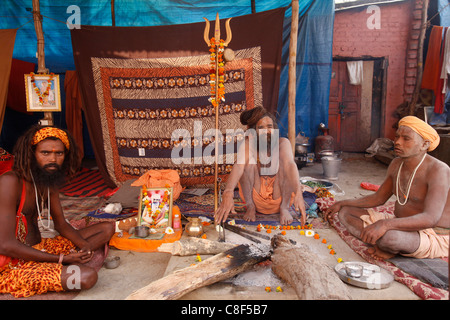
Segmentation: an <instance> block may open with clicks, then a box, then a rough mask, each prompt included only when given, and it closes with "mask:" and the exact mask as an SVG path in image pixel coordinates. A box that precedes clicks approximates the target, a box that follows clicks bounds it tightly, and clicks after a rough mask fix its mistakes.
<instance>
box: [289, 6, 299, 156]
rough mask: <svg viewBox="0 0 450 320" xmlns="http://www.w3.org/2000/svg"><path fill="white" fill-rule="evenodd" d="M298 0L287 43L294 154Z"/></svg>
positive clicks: (290, 129)
mask: <svg viewBox="0 0 450 320" xmlns="http://www.w3.org/2000/svg"><path fill="white" fill-rule="evenodd" d="M298 12H299V6H298V0H292V20H291V38H290V43H289V79H288V83H289V85H288V138H289V141H290V142H291V146H292V153H293V154H295V113H296V112H295V111H296V110H295V94H296V82H297V81H296V70H297V34H298Z"/></svg>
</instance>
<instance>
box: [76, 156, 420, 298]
mask: <svg viewBox="0 0 450 320" xmlns="http://www.w3.org/2000/svg"><path fill="white" fill-rule="evenodd" d="M343 159H344V160H343V161H342V166H341V171H340V172H339V177H338V180H336V181H334V183H335V184H336V185H337V186H338V187H339V188H340V189H342V191H343V192H341V194H340V195H339V194H338V195H336V199H338V200H339V199H344V198H355V197H360V196H363V195H366V194H369V193H372V191H367V190H364V189H362V188H361V187H360V183H361V182H370V183H374V184H381V183H382V182H383V180H384V177H385V173H386V169H387V166H386V165H385V164H382V163H380V162H378V161H377V160H375V159H373V158H367V157H365V156H364V154H353V153H349V154H343ZM299 173H300V177H312V178H316V179H323V168H322V164H321V163H314V164H311V165H308V166H307V167H304V168H302V169H301V170H300V171H299ZM342 193H345V194H342ZM253 228H254V227H253ZM205 231H206V233H207V236H208V239H216V238H217V232H216V231H215V230H214V228H209V227H208V228H206V230H205ZM320 233H321V236H322V237H324V238H326V239H327V241H328V243H331V244H333V248H334V249H335V251H336V252H338V253H339V256H340V257H341V258H342V259H343V260H344V261H364V260H363V259H362V258H361V257H360V256H359V255H358V254H356V253H355V252H354V251H353V250H351V249H350V247H349V246H348V245H347V244H346V243H345V242H344V241H343V240H342V239H341V238H340V237H339V235H338V234H337V233H336V231H335V230H334V229H333V228H329V229H323V230H320ZM234 237H235V238H233V236H231V237H229V239H230V240H228V239H227V240H228V241H231V242H234V241H235V242H237V243H247V242H248V240H247V239H245V238H242V237H240V236H239V235H235V236H234ZM236 237H237V238H236ZM289 237H290V238H291V239H293V240H295V241H297V242H298V243H300V242H305V243H307V244H308V245H310V246H311V248H313V249H314V250H315V251H316V253H317V254H318V255H319V256H320V257H322V258H323V260H324V261H325V262H326V263H327V264H328V265H329V266H330V267H332V268H334V267H335V265H336V263H337V262H336V257H334V256H332V255H330V254H328V251H327V250H326V246H324V245H323V244H322V243H320V241H317V240H316V241H313V240H312V238H307V237H305V236H301V235H300V234H299V232H291V233H289ZM109 254H110V255H116V256H119V257H120V259H121V264H120V266H119V267H118V268H116V269H105V268H102V269H101V270H100V272H99V279H98V282H97V284H96V285H95V287H93V288H92V289H90V290H86V291H83V292H81V293H79V294H78V295H77V297H76V298H75V299H77V300H122V299H125V298H126V297H127V296H128V295H130V294H131V293H132V292H134V291H136V290H137V289H140V288H142V287H144V286H146V285H147V284H150V283H151V282H153V281H155V280H157V279H159V278H161V277H163V276H164V275H168V274H170V273H171V272H173V271H174V270H177V269H181V268H184V267H187V266H189V265H191V264H192V263H195V258H196V257H194V256H190V257H176V256H173V257H172V256H171V255H170V254H168V253H159V252H158V253H139V252H132V251H123V250H117V249H114V248H111V250H110V253H109ZM202 258H203V259H206V258H208V257H207V256H205V257H202ZM346 285H347V284H346ZM266 286H271V287H272V288H273V290H272V292H270V293H267V292H266V291H265V290H264V288H265V287H266ZM277 286H280V287H281V288H282V289H283V292H275V290H274V289H275V288H276V287H277ZM347 286H348V289H349V292H350V294H351V296H352V299H354V300H386V299H388V300H415V299H419V298H418V297H417V296H416V295H415V294H414V293H413V292H412V291H411V290H410V289H408V288H407V287H406V286H404V285H403V284H400V283H398V282H395V281H394V282H393V283H392V284H391V285H390V286H389V287H388V288H385V289H380V290H369V289H363V288H358V287H354V286H351V285H347ZM182 299H188V300H295V299H298V298H297V296H296V294H295V292H294V290H293V289H292V288H291V287H289V285H287V284H286V283H283V282H282V281H281V280H280V279H278V278H277V277H276V276H275V275H274V274H273V272H272V271H271V269H270V267H266V268H263V267H258V268H255V269H254V270H251V271H247V272H245V273H243V274H240V275H238V276H235V277H234V278H232V279H229V280H227V281H222V282H219V283H216V284H213V285H210V286H207V287H203V288H200V289H197V290H195V291H193V292H191V293H188V294H187V295H185V296H183V297H182Z"/></svg>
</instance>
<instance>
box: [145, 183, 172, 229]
mask: <svg viewBox="0 0 450 320" xmlns="http://www.w3.org/2000/svg"><path fill="white" fill-rule="evenodd" d="M139 199H140V200H139V208H138V209H139V210H138V211H139V220H138V225H144V226H148V227H150V228H151V229H155V230H161V229H162V231H163V232H164V230H165V229H166V228H167V227H172V204H173V192H172V188H147V187H146V186H143V187H142V189H141V194H140V197H139Z"/></svg>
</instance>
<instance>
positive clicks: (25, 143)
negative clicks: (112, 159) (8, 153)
mask: <svg viewBox="0 0 450 320" xmlns="http://www.w3.org/2000/svg"><path fill="white" fill-rule="evenodd" d="M45 127H46V126H41V125H34V126H32V127H31V128H30V129H28V130H27V131H26V132H25V133H24V134H23V135H22V136H21V137H19V139H18V140H17V142H16V144H15V146H14V149H13V154H14V165H13V170H14V172H15V173H16V174H17V175H18V176H19V178H23V179H25V180H28V181H31V174H30V170H31V167H32V165H31V164H32V161H35V160H36V158H35V155H34V153H35V151H36V146H35V145H34V146H33V145H32V141H33V137H34V135H35V134H36V132H37V131H39V130H40V129H42V128H45ZM61 130H63V129H61ZM63 131H64V132H65V133H66V134H67V138H68V139H69V144H70V148H69V150H67V148H65V157H64V163H63V168H64V169H65V170H66V175H67V178H68V179H71V178H73V177H74V176H75V174H76V173H77V171H78V168H79V166H80V163H81V158H80V155H79V152H78V147H77V145H76V143H75V140H74V139H73V137H72V136H71V135H70V134H69V133H68V132H67V130H63ZM47 139H55V140H58V138H54V137H49V138H47Z"/></svg>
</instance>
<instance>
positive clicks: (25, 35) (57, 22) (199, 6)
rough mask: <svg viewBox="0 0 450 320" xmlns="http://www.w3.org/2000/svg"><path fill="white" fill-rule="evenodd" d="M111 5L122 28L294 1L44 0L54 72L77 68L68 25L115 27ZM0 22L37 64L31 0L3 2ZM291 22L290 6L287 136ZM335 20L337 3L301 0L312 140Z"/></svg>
mask: <svg viewBox="0 0 450 320" xmlns="http://www.w3.org/2000/svg"><path fill="white" fill-rule="evenodd" d="M112 2H113V3H114V12H115V14H114V23H115V26H117V27H131V26H132V27H139V26H160V25H175V24H186V23H194V22H203V21H204V20H203V17H206V18H207V19H208V20H210V21H213V20H214V19H215V16H216V13H217V12H219V13H220V18H221V19H225V18H229V17H236V16H242V15H247V14H251V13H254V12H261V11H267V10H271V9H275V8H280V7H289V5H290V3H291V1H290V0H258V1H251V0H221V1H210V0H192V1H184V0H164V1H160V0H115V1H111V0H95V1H94V0H70V1H68V0H67V1H65V0H40V10H41V14H42V16H43V30H44V38H45V65H46V67H47V68H48V69H49V70H50V71H51V72H54V73H59V74H61V75H63V74H64V73H65V72H66V71H67V70H74V69H75V65H74V59H73V51H72V42H71V36H70V29H69V27H68V24H71V25H75V26H76V25H77V24H79V25H93V26H94V25H95V26H111V25H113V19H112V13H111V12H112V10H111V3H112ZM252 2H253V3H254V8H253V10H254V11H253V12H252ZM0 17H1V19H0V29H18V30H17V35H16V40H15V46H14V52H13V58H15V59H18V60H23V61H27V62H33V63H36V64H37V58H36V51H37V40H36V32H35V29H34V24H33V15H32V0H4V1H2V5H1V6H0ZM290 21H291V9H290V7H289V8H288V9H287V10H286V16H285V23H284V31H283V54H282V70H281V72H282V73H281V81H280V93H279V104H278V106H277V110H278V112H277V113H278V114H277V116H278V119H279V121H280V129H281V132H282V134H283V135H286V134H287V112H288V111H287V110H288V107H287V104H288V103H287V101H288V99H287V91H288V90H287V87H288V86H287V81H288V80H287V79H288V76H287V74H288V73H287V69H288V57H289V55H288V52H289V33H290ZM333 21H334V1H333V0H320V1H318V0H299V33H298V55H297V87H298V90H297V92H298V93H297V98H296V101H297V103H296V105H297V115H296V118H297V119H296V120H297V121H296V131H297V132H300V131H302V132H305V134H306V135H307V136H310V137H314V136H315V134H316V131H317V126H318V124H319V123H320V122H324V123H327V118H328V92H329V82H330V76H331V62H332V53H331V50H332V37H333V36H332V34H333ZM235 32H239V31H237V30H236V31H235ZM199 36H200V37H202V35H199ZM231 47H232V45H231Z"/></svg>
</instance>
